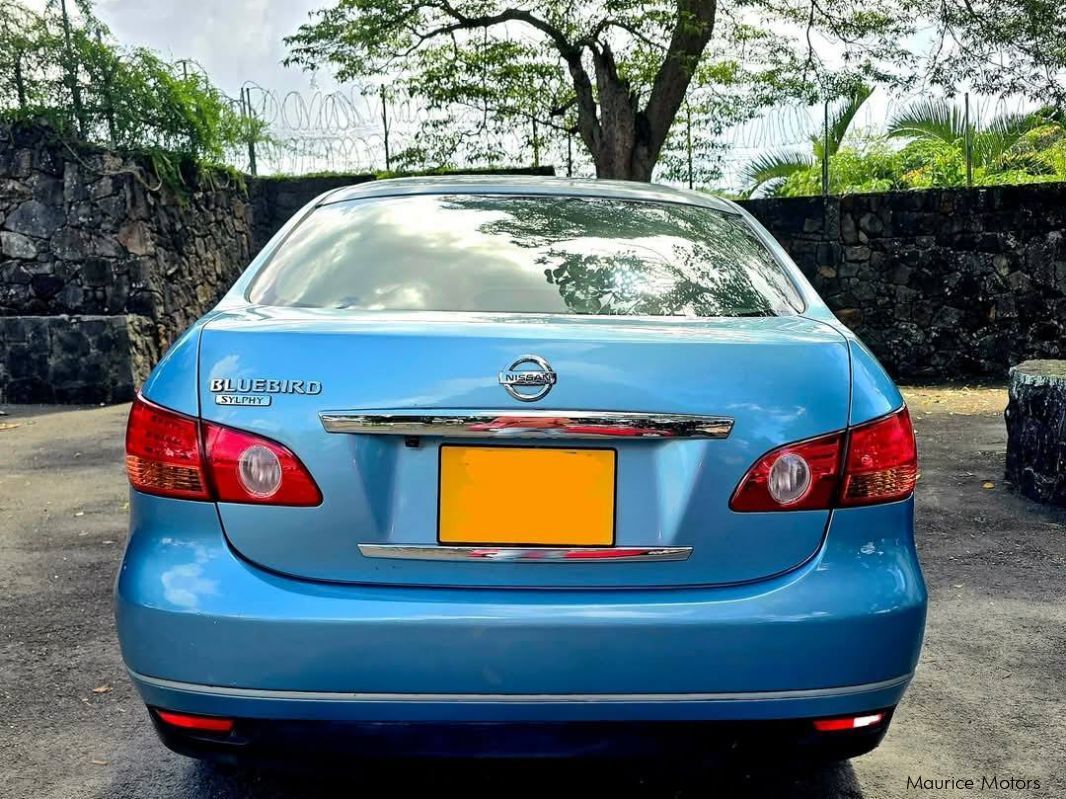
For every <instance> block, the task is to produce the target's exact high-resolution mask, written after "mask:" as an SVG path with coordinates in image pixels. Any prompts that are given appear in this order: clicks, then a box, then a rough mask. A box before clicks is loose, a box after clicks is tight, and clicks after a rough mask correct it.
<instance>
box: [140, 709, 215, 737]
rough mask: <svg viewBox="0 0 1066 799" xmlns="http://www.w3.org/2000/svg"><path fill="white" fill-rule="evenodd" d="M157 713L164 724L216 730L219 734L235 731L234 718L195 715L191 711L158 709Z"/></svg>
mask: <svg viewBox="0 0 1066 799" xmlns="http://www.w3.org/2000/svg"><path fill="white" fill-rule="evenodd" d="M156 715H157V716H159V720H160V721H162V722H163V723H164V724H169V725H170V726H171V727H180V728H181V729H183V730H195V731H196V732H214V733H219V734H224V733H229V732H233V719H224V718H219V717H218V716H193V715H191V714H189V713H174V712H171V711H169V710H157V711H156Z"/></svg>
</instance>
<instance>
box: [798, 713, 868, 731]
mask: <svg viewBox="0 0 1066 799" xmlns="http://www.w3.org/2000/svg"><path fill="white" fill-rule="evenodd" d="M884 718H885V714H884V713H869V714H867V715H865V716H848V717H846V718H842V719H816V720H815V722H814V729H816V730H818V732H836V731H837V730H859V729H862V728H863V727H873V726H875V725H877V724H880V723H881V722H882V721H884Z"/></svg>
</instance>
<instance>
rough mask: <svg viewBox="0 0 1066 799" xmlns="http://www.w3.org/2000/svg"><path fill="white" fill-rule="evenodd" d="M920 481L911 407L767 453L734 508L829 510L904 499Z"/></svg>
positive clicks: (740, 487) (740, 489)
mask: <svg viewBox="0 0 1066 799" xmlns="http://www.w3.org/2000/svg"><path fill="white" fill-rule="evenodd" d="M917 480H918V451H917V448H916V447H915V444H914V430H913V429H912V427H911V417H910V414H909V413H908V412H907V408H906V407H903V408H902V409H901V410H899V411H896V412H895V413H892V414H890V415H888V416H885V417H882V418H881V419H875V420H874V421H872V422H868V423H866V424H863V425H859V426H858V427H853V428H851V429H850V430H848V431H846V432H844V433H832V434H830V435H826V436H822V437H820V438H814V439H810V440H807V441H800V442H797V443H795V444H788V445H786V446H783V447H778V448H777V449H775V450H772V451H770V452H768V453H767V454H765V455H763V456H762V457H761V458H760V459H759V460H758V461H756V463H755V465H754V466H752V467H751V469H749V470H748V473H747V474H746V475H744V478H743V479H742V480H741V481H740V485H738V486H737V490H736V491H734V492H733V498H732V499H731V500H730V502H729V507H730V508H731V509H732V510H735V511H780V510H825V509H828V508H832V507H840V506H849V505H871V504H874V503H878V502H892V501H894V500H898V499H904V498H906V497H908V496H910V495H911V493H912V492H913V491H914V485H915V483H916V482H917Z"/></svg>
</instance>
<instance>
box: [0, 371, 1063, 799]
mask: <svg viewBox="0 0 1066 799" xmlns="http://www.w3.org/2000/svg"><path fill="white" fill-rule="evenodd" d="M907 393H908V396H909V399H910V402H911V408H912V412H913V414H914V417H915V424H916V427H917V430H918V437H919V444H920V447H921V452H922V458H923V472H924V474H923V478H922V481H921V484H920V488H919V501H918V508H919V519H918V521H919V533H918V536H919V549H920V552H921V557H922V563H923V566H924V568H925V573H926V577H927V579H928V582H929V588H930V596H931V605H930V614H929V625H928V630H927V633H926V644H925V650H924V654H923V657H922V663H921V665H920V667H919V671H918V676H917V677H916V679H915V682H914V684H913V685H912V687H911V690H910V692H909V693H908V695H907V697H906V699H905V700H904V702H903V704H902V705H901V706H900V708H899V711H898V712H897V715H896V719H895V721H894V723H893V727H892V730H891V732H890V733H889V736H888V738H887V739H886V741H885V743H884V744H883V745H882V746H881V748H880V749H878V750H877V751H875V752H874V753H872V754H870V755H867V756H866V757H863V758H859V759H856V760H854V761H852V762H851V763H848V764H844V765H841V766H833V767H824V768H809V769H805V768H798V767H797V768H791V767H790V768H782V767H780V766H778V765H777V764H774V763H767V764H766V766H765V768H759V769H748V770H735V771H729V772H712V773H709V774H706V775H703V776H702V777H701V778H700V779H699V780H695V781H693V780H685V781H682V780H678V779H676V778H672V777H670V776H664V775H661V774H659V775H654V774H651V773H649V774H641V773H640V772H639V770H638V771H637V772H635V773H626V774H619V773H615V772H608V771H607V770H605V769H604V767H603V766H597V765H573V764H571V765H565V764H564V765H545V764H535V763H534V764H510V765H491V764H489V765H487V764H486V763H485V762H483V761H482V762H478V761H474V762H470V763H467V764H457V765H456V764H453V765H449V766H439V767H438V766H433V767H424V766H412V767H411V768H406V769H400V770H398V771H389V772H385V773H371V774H364V773H362V772H360V773H352V774H350V775H333V776H330V777H328V778H327V777H309V776H281V775H278V774H274V773H263V772H257V771H236V772H233V771H227V770H223V769H219V768H217V767H211V766H206V765H202V764H199V763H196V762H194V761H191V760H186V759H184V758H181V757H179V756H177V755H173V754H171V753H170V752H168V751H167V750H166V749H164V748H163V746H162V745H161V744H159V743H158V742H157V740H156V738H155V735H154V733H153V732H152V730H151V727H150V724H149V721H148V719H147V716H146V714H145V711H144V709H143V707H142V706H141V704H140V703H139V701H138V698H137V696H136V695H135V693H134V691H133V689H132V687H131V686H130V684H129V682H128V681H127V679H126V677H125V675H124V671H123V668H122V664H121V661H120V658H119V654H118V646H117V644H116V641H115V634H114V623H113V621H112V617H111V588H112V582H113V579H114V575H115V572H116V570H117V567H118V563H119V559H120V557H121V552H122V547H123V544H124V541H125V537H126V515H127V508H128V505H127V496H126V483H125V478H124V475H123V468H122V431H123V427H124V424H125V416H126V412H127V410H128V406H118V407H108V408H85V409H71V408H44V407H40V406H35V407H17V406H15V407H13V406H6V407H4V408H3V410H4V411H6V412H7V415H5V416H0V703H2V710H0V797H17V798H18V799H22V798H23V797H46V798H48V799H68V797H137V798H138V799H163V797H192V798H200V797H203V798H204V799H207V797H211V798H212V799H229V798H230V797H246V796H256V797H268V798H274V797H276V798H277V799H281V797H297V796H338V797H339V796H344V797H349V796H351V797H354V796H379V795H383V796H397V795H413V794H416V793H417V794H419V795H422V796H426V797H427V798H428V797H436V796H439V795H442V794H451V793H453V792H457V791H462V793H463V794H464V795H467V796H486V797H488V796H492V797H494V798H495V799H507V797H510V796H514V795H516V794H518V795H522V796H527V795H538V796H543V795H545V794H548V795H553V799H554V797H557V796H569V795H578V794H580V795H590V794H591V795H596V796H607V795H611V794H613V795H616V796H634V795H639V796H670V797H674V796H684V797H689V796H691V797H697V796H698V797H726V798H728V799H743V797H761V796H768V797H774V799H795V798H797V797H810V798H811V799H814V798H815V797H818V798H819V799H822V798H823V797H824V798H827V799H841V798H842V797H866V798H867V799H895V798H896V797H918V796H931V797H948V796H951V797H969V796H981V797H999V796H1012V797H1057V798H1058V797H1066V513H1064V512H1062V511H1055V510H1052V509H1049V508H1045V507H1041V506H1038V505H1035V504H1033V503H1031V502H1029V501H1027V500H1025V499H1023V498H1021V497H1019V496H1017V495H1015V494H1013V493H1011V492H1010V491H1009V490H1008V488H1007V487H1006V486H1004V485H1003V484H1002V479H1001V476H1002V473H1003V448H1004V442H1005V432H1004V426H1003V419H1002V409H1003V407H1004V405H1005V401H1006V398H1005V393H1004V392H1003V391H1002V390H1001V389H987V388H986V389H972V390H971V389H939V388H934V389H928V388H927V389H915V390H911V391H908V392H907ZM831 656H832V653H827V657H831ZM908 778H910V779H911V781H912V784H911V785H910V786H908ZM918 778H921V779H923V780H945V779H951V778H956V779H966V778H972V779H975V780H976V787H975V789H974V790H972V791H967V790H965V789H950V788H949V789H943V788H919V787H916V786H914V784H913V780H915V779H918ZM982 778H986V779H997V780H1000V781H1002V782H1000V784H999V786H1000V787H998V788H997V787H989V786H988V785H987V784H986V786H985V788H984V789H983V790H982V789H981V787H980V786H981V780H982ZM1010 780H1014V782H1013V784H1012V785H1013V787H1005V786H1007V785H1009V784H1010V783H1008V782H1007V781H1010ZM1034 783H1038V784H1039V787H1037V785H1036V784H1034Z"/></svg>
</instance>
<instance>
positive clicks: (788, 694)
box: [129, 669, 914, 704]
mask: <svg viewBox="0 0 1066 799" xmlns="http://www.w3.org/2000/svg"><path fill="white" fill-rule="evenodd" d="M129 673H130V676H131V677H132V678H133V679H134V680H139V681H140V682H142V683H144V684H146V685H150V686H153V687H155V688H163V689H166V690H171V691H187V692H189V693H196V694H205V695H210V696H227V697H234V698H245V699H292V700H313V701H323V702H457V703H463V704H465V703H470V704H477V703H523V702H524V703H531V704H594V703H597V702H610V703H618V702H750V701H760V702H761V701H775V700H781V699H825V698H830V697H835V696H851V695H853V694H866V693H872V692H874V691H885V690H889V689H892V688H898V687H900V686H903V685H906V684H907V683H908V682H910V680H911V677H913V676H914V674H913V672H911V673H910V674H905V675H903V676H902V677H895V678H893V679H891V680H882V681H880V682H871V683H864V684H862V685H845V686H841V687H837V688H810V689H806V690H803V689H801V690H789V691H733V692H724V693H691V694H682V693H670V694H399V693H360V692H358V691H284V690H274V689H269V688H227V687H223V686H217V685H198V684H196V683H188V682H178V681H177V680H166V679H162V678H160V677H146V676H144V675H143V674H138V673H137V672H135V671H133V670H132V669H130V670H129Z"/></svg>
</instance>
